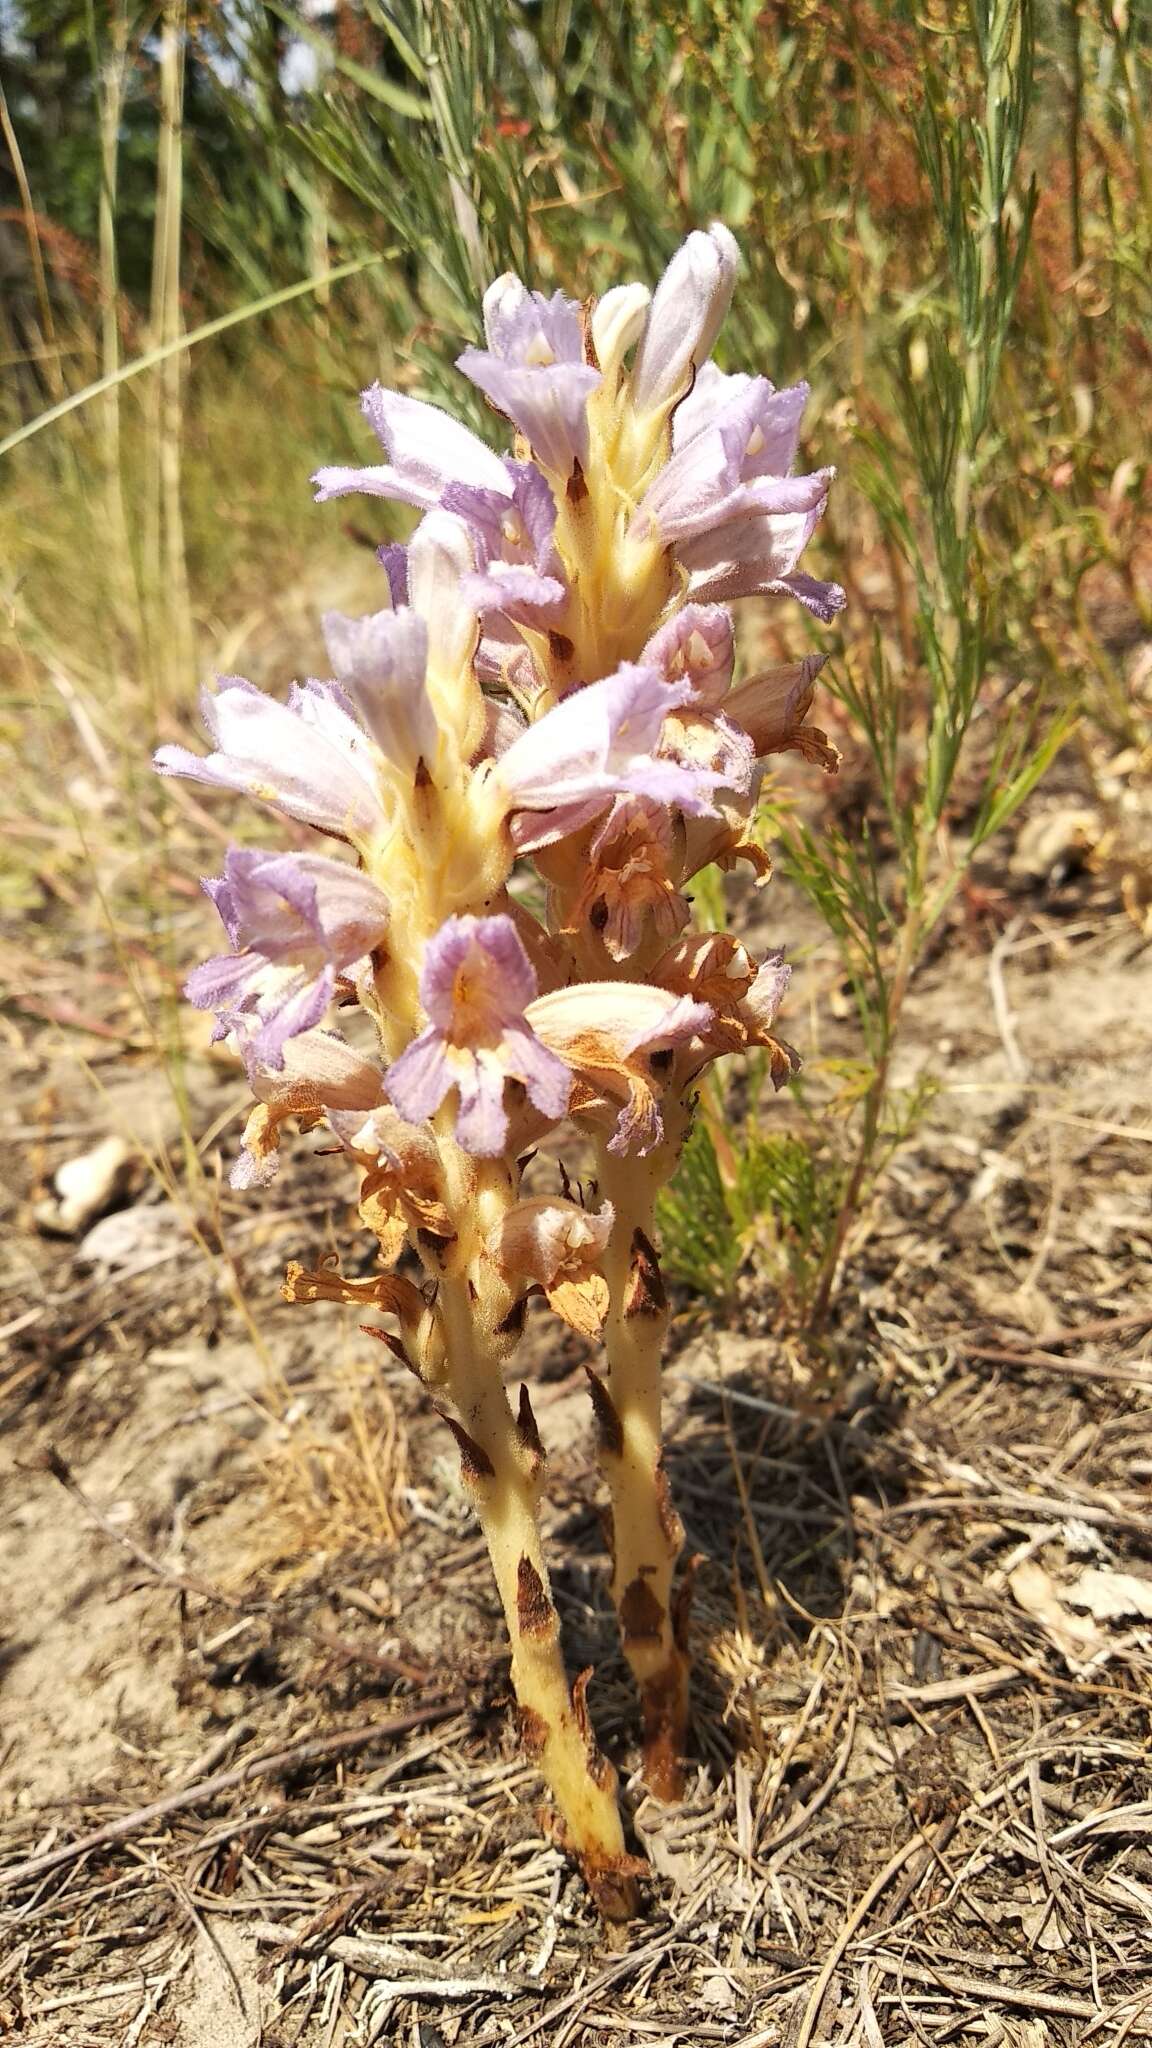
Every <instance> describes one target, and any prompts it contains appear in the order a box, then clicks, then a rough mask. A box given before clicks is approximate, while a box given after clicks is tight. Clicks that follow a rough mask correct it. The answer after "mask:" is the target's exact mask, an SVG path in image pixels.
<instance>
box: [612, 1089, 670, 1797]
mask: <svg viewBox="0 0 1152 2048" xmlns="http://www.w3.org/2000/svg"><path fill="white" fill-rule="evenodd" d="M685 1120H686V1112H685V1111H684V1109H683V1107H682V1105H680V1104H677V1103H675V1102H672V1101H669V1102H668V1103H666V1105H665V1122H666V1136H665V1139H664V1142H663V1143H662V1144H661V1145H660V1146H659V1147H658V1148H657V1149H656V1150H655V1151H654V1152H651V1153H649V1155H648V1157H647V1158H646V1159H637V1158H617V1157H615V1156H614V1155H613V1154H612V1153H611V1152H609V1151H608V1149H607V1147H606V1146H601V1148H600V1153H599V1159H598V1164H597V1180H598V1183H599V1188H600V1192H601V1194H602V1195H603V1196H606V1197H607V1199H608V1200H609V1201H610V1202H611V1203H612V1205H613V1207H614V1209H615V1212H616V1221H615V1225H614V1228H613V1232H612V1237H611V1239H610V1241H609V1244H608V1248H607V1251H606V1254H605V1259H604V1274H605V1278H606V1279H607V1281H608V1287H609V1294H610V1307H609V1311H608V1318H607V1321H606V1323H605V1326H604V1346H605V1351H606V1353H607V1358H608V1367H609V1380H608V1386H607V1387H604V1386H603V1384H602V1383H600V1382H598V1381H597V1380H596V1379H595V1378H594V1379H593V1397H594V1400H595V1405H596V1410H597V1421H598V1424H599V1432H598V1433H599V1442H600V1462H601V1466H602V1469H603V1472H604V1476H605V1479H606V1481H607V1485H608V1490H609V1493H610V1495H611V1501H612V1539H613V1546H612V1597H613V1600H614V1602H615V1606H616V1611H617V1614H618V1615H619V1619H620V1633H621V1639H622V1642H623V1646H624V1654H625V1656H626V1657H627V1659H628V1663H629V1666H630V1668H631V1670H632V1674H633V1676H634V1678H635V1680H636V1683H637V1685H638V1687H639V1689H640V1698H641V1705H642V1708H643V1714H644V1767H645V1778H646V1781H647V1783H648V1786H649V1788H650V1790H651V1791H652V1792H653V1793H654V1794H655V1795H656V1797H657V1798H659V1799H677V1798H679V1797H680V1794H681V1792H682V1790H683V1775H684V1774H683V1754H684V1747H685V1741H686V1737H687V1731H688V1674H689V1661H688V1655H687V1646H686V1641H685V1636H686V1615H685V1614H682V1613H681V1614H678V1611H677V1602H676V1599H675V1598H674V1595H673V1578H674V1575H675V1570H676V1560H677V1558H678V1557H679V1555H680V1551H681V1549H682V1547H683V1542H684V1531H683V1528H682V1527H681V1524H680V1519H679V1516H678V1515H677V1514H676V1511H675V1509H674V1508H673V1506H672V1503H671V1498H670V1495H669V1491H668V1480H667V1476H666V1474H665V1471H664V1462H663V1435H662V1425H661V1354H662V1352H663V1348H664V1338H665V1335H666V1332H667V1327H668V1310H667V1305H666V1302H665V1298H664V1289H663V1284H662V1282H661V1279H660V1268H659V1263H658V1260H657V1255H656V1250H655V1245H654V1233H655V1222H654V1212H655V1204H656V1196H657V1194H658V1192H659V1190H660V1189H661V1187H662V1186H663V1185H664V1183H665V1181H666V1180H667V1179H668V1178H669V1176H670V1174H671V1172H672V1170H673V1167H674V1164H675V1159H676V1155H677V1151H678V1149H679V1144H680V1140H681V1137H682V1134H683V1125H684V1122H685Z"/></svg>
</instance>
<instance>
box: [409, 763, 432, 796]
mask: <svg viewBox="0 0 1152 2048" xmlns="http://www.w3.org/2000/svg"><path fill="white" fill-rule="evenodd" d="M412 785H413V788H415V789H431V787H432V777H431V775H430V774H429V772H428V763H427V761H426V760H425V759H424V756H423V754H421V756H420V758H419V760H418V761H417V763H416V769H415V773H414V775H413V777H412Z"/></svg>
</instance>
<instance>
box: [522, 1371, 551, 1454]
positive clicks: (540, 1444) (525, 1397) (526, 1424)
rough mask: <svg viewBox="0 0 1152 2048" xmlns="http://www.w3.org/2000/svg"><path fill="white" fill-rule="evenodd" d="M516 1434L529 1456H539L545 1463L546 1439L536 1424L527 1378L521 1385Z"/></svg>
mask: <svg viewBox="0 0 1152 2048" xmlns="http://www.w3.org/2000/svg"><path fill="white" fill-rule="evenodd" d="M516 1434H517V1436H518V1437H519V1438H520V1441H521V1443H522V1444H523V1446H524V1449H525V1450H526V1451H527V1452H528V1454H529V1456H530V1457H532V1458H538V1459H539V1461H540V1463H541V1464H543V1463H544V1460H545V1458H546V1457H547V1455H548V1453H547V1452H546V1451H545V1449H544V1440H543V1438H542V1437H541V1435H540V1431H539V1429H538V1427H537V1424H536V1417H535V1415H534V1414H533V1412H532V1397H531V1395H530V1394H529V1392H528V1382H527V1380H523V1381H522V1382H521V1385H520V1405H519V1408H518V1409H517V1413H516Z"/></svg>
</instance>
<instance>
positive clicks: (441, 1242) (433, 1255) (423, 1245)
mask: <svg viewBox="0 0 1152 2048" xmlns="http://www.w3.org/2000/svg"><path fill="white" fill-rule="evenodd" d="M416 1242H417V1244H418V1245H419V1247H420V1249H421V1251H422V1252H426V1253H427V1255H428V1257H429V1258H430V1259H434V1260H435V1262H436V1264H437V1265H438V1266H442V1265H443V1263H444V1254H445V1253H446V1252H447V1251H448V1250H449V1248H450V1247H451V1246H452V1245H454V1244H455V1242H456V1234H455V1232H454V1231H453V1232H452V1233H451V1234H450V1235H448V1236H444V1235H443V1234H442V1233H441V1232H440V1231H438V1230H428V1229H426V1228H425V1227H424V1226H423V1225H421V1227H420V1229H419V1230H418V1231H417V1232H416Z"/></svg>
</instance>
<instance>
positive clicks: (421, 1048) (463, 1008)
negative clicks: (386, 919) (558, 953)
mask: <svg viewBox="0 0 1152 2048" xmlns="http://www.w3.org/2000/svg"><path fill="white" fill-rule="evenodd" d="M535 994H536V975H535V973H534V971H533V967H532V963H531V961H530V960H529V958H528V955H527V953H526V952H525V951H524V947H523V944H522V943H521V940H520V938H519V936H518V934H517V931H516V927H515V925H514V924H513V923H512V920H511V918H509V917H483V918H480V917H455V918H452V919H451V920H450V921H449V923H448V924H446V925H444V926H443V927H442V928H441V930H440V931H439V932H437V934H436V936H435V937H434V938H433V939H431V940H430V941H429V943H428V947H427V950H426V952H425V955H424V972H423V974H422V976H421V979H420V996H421V1000H422V1002H423V1004H424V1008H425V1010H426V1011H427V1013H428V1016H429V1018H430V1020H431V1021H430V1023H429V1024H428V1027H427V1029H426V1030H424V1031H422V1032H421V1033H420V1036H419V1037H418V1038H415V1039H413V1041H412V1044H411V1045H410V1046H409V1047H408V1049H407V1051H406V1052H403V1053H401V1055H400V1058H399V1059H398V1060H396V1061H395V1062H394V1064H393V1065H392V1066H391V1067H390V1068H389V1070H388V1077H387V1082H386V1086H387V1090H388V1094H389V1095H390V1097H391V1099H392V1101H393V1102H394V1103H395V1104H396V1107H397V1109H398V1110H399V1111H400V1113H401V1115H402V1116H405V1117H407V1118H408V1121H409V1122H410V1123H420V1122H422V1121H423V1120H424V1119H425V1118H426V1117H433V1116H435V1114H436V1112H437V1110H438V1109H439V1108H440V1105H441V1103H442V1102H443V1101H444V1098H445V1096H446V1095H447V1094H448V1093H449V1092H450V1090H452V1089H455V1090H456V1093H457V1096H458V1098H459V1107H458V1109H457V1111H456V1118H455V1127H456V1142H457V1143H458V1144H459V1145H460V1146H461V1147H462V1149H463V1150H464V1151H465V1152H470V1153H472V1154H474V1155H475V1156H477V1157H479V1158H482V1159H494V1158H496V1157H497V1156H498V1155H499V1154H500V1153H501V1152H502V1151H503V1150H504V1147H505V1144H506V1143H507V1139H508V1117H507V1114H506V1111H505V1109H504V1084H505V1082H506V1081H508V1080H515V1081H519V1082H521V1083H522V1084H523V1086H524V1088H525V1089H526V1090H527V1093H528V1098H529V1100H530V1101H531V1102H532V1103H534V1105H535V1107H536V1108H537V1109H538V1110H539V1111H540V1112H541V1114H542V1115H543V1116H545V1117H547V1118H548V1120H549V1121H550V1122H555V1121H556V1120H557V1119H559V1118H560V1117H562V1116H563V1115H564V1113H565V1111H566V1109H567V1107H568V1097H569V1094H570V1092H571V1086H572V1076H571V1074H570V1073H569V1071H568V1069H567V1067H566V1066H565V1065H564V1063H563V1061H562V1060H560V1059H558V1058H557V1056H556V1054H555V1053H553V1052H550V1051H549V1050H548V1048H547V1046H545V1045H543V1044H542V1043H541V1041H540V1040H539V1038H537V1036H536V1034H535V1032H534V1031H533V1030H532V1029H531V1027H530V1026H529V1024H528V1023H527V1021H526V1019H525V1014H524V1013H525V1010H526V1009H527V1007H528V1005H529V1004H530V1003H531V1001H532V998H533V997H534V996H535Z"/></svg>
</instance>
